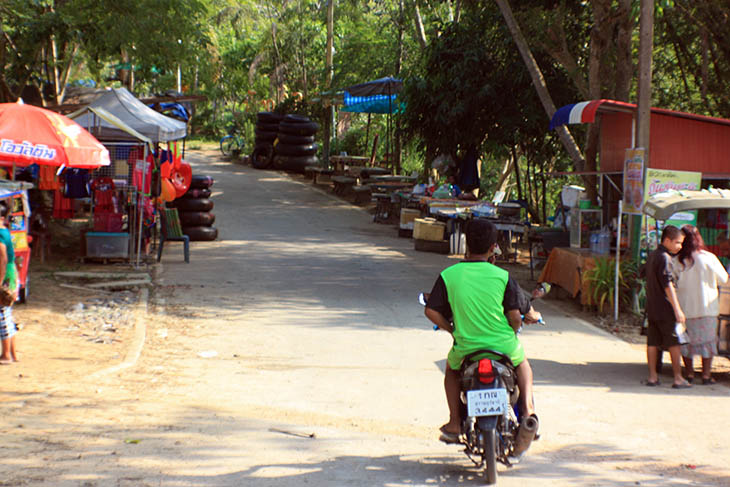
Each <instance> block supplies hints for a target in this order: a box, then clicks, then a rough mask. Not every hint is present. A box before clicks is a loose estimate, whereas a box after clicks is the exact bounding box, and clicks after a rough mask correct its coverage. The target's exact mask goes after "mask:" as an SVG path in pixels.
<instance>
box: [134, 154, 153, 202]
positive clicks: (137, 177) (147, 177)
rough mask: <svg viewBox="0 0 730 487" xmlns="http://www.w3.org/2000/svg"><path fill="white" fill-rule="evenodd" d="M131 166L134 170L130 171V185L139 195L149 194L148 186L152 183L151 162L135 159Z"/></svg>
mask: <svg viewBox="0 0 730 487" xmlns="http://www.w3.org/2000/svg"><path fill="white" fill-rule="evenodd" d="M148 159H149V158H148ZM133 164H134V170H133V171H132V184H133V185H134V187H135V188H137V190H139V192H140V193H143V194H150V186H151V182H152V162H150V161H145V160H142V159H137V160H136V161H134V163H133Z"/></svg>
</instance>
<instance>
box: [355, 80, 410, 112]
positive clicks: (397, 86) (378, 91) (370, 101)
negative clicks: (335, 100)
mask: <svg viewBox="0 0 730 487" xmlns="http://www.w3.org/2000/svg"><path fill="white" fill-rule="evenodd" d="M402 87H403V81H402V80H400V79H397V78H392V77H386V78H380V79H376V80H373V81H368V82H367V83H360V84H359V85H353V86H349V87H347V88H345V90H344V102H345V106H344V108H342V111H343V112H357V113H399V112H402V111H403V109H404V108H405V106H404V104H403V103H399V102H398V101H396V99H397V98H398V93H400V90H401V88H402Z"/></svg>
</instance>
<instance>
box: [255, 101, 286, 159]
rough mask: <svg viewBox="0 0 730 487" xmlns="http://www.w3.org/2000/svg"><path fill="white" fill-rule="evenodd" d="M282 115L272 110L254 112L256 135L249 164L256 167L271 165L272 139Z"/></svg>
mask: <svg viewBox="0 0 730 487" xmlns="http://www.w3.org/2000/svg"><path fill="white" fill-rule="evenodd" d="M282 118H283V115H279V114H278V113H272V112H259V113H257V114H256V130H255V131H254V134H255V135H256V138H255V141H254V149H253V153H252V154H251V165H252V166H253V167H255V168H257V169H266V168H268V167H269V166H271V163H272V160H273V156H274V141H275V140H276V136H277V134H278V133H279V122H280V121H281V119H282Z"/></svg>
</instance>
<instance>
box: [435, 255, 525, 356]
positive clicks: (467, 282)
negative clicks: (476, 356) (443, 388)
mask: <svg viewBox="0 0 730 487" xmlns="http://www.w3.org/2000/svg"><path fill="white" fill-rule="evenodd" d="M441 278H442V279H443V280H444V284H445V285H446V290H447V294H448V298H449V305H450V306H451V309H452V311H453V314H454V316H453V320H454V333H453V336H454V347H453V348H452V351H451V353H449V365H450V366H451V368H452V369H456V368H458V366H460V365H461V360H463V358H464V357H465V356H466V355H468V354H470V353H472V352H475V351H477V350H479V349H485V348H486V349H492V350H496V351H498V352H501V353H503V354H505V355H508V356H509V357H510V358H511V359H512V362H513V363H514V364H515V366H517V365H519V364H520V363H522V361H523V360H524V359H525V352H524V349H523V348H522V344H521V343H520V341H519V339H518V338H517V335H515V331H514V330H513V329H512V327H511V326H510V325H509V322H508V321H507V317H506V316H505V315H504V307H503V306H502V302H503V299H504V291H505V289H506V287H507V281H508V279H509V273H508V272H507V271H505V270H504V269H500V268H499V267H497V266H495V265H492V264H489V263H487V262H462V263H459V264H456V265H453V266H451V267H449V268H447V269H445V270H444V271H443V272H442V273H441ZM457 362H458V363H457ZM455 366H456V367H455Z"/></svg>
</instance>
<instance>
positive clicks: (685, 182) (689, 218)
mask: <svg viewBox="0 0 730 487" xmlns="http://www.w3.org/2000/svg"><path fill="white" fill-rule="evenodd" d="M701 182H702V173H701V172H694V171H669V170H666V169H647V170H646V181H645V186H644V195H645V196H644V197H645V198H649V197H651V196H653V195H655V194H657V193H663V192H664V191H669V190H670V189H673V190H677V191H682V190H698V189H700V185H701ZM644 220H645V221H644V225H642V227H643V228H642V230H643V232H644V233H643V237H642V242H641V246H642V248H646V244H648V248H649V249H650V250H651V249H654V248H656V246H657V245H658V243H659V238H660V236H659V235H658V234H657V225H656V221H655V220H654V219H653V218H649V217H644ZM688 224H689V225H695V226H696V225H697V211H696V210H694V211H684V212H681V213H675V214H674V215H672V216H671V218H669V219H668V220H666V221H665V222H664V223H663V227H664V226H667V225H674V226H676V227H680V228H681V227H682V226H683V225H688ZM663 227H662V228H663ZM644 239H646V240H644Z"/></svg>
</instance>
